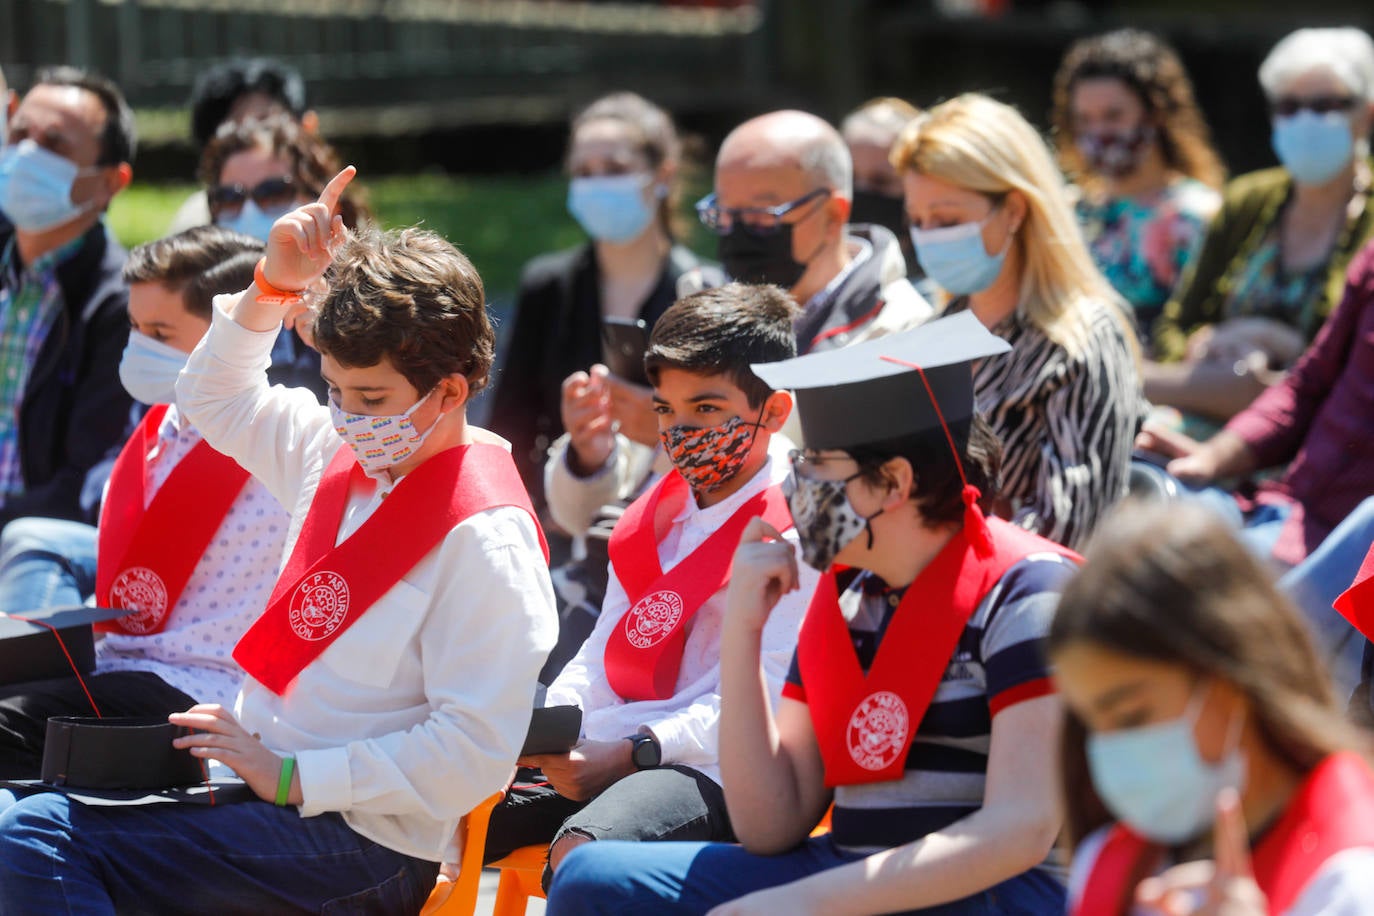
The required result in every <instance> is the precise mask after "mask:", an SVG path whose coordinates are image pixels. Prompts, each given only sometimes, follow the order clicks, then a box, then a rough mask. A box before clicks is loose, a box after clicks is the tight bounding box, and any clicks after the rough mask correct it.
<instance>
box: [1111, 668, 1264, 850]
mask: <svg viewBox="0 0 1374 916" xmlns="http://www.w3.org/2000/svg"><path fill="white" fill-rule="evenodd" d="M1204 696H1205V693H1196V694H1194V696H1193V698H1192V700H1191V701H1189V703H1188V709H1187V710H1186V711H1184V713H1183V715H1181V716H1179V717H1178V718H1177V719H1173V720H1171V721H1169V722H1160V723H1158V724H1155V725H1144V726H1141V727H1139V728H1123V729H1119V730H1117V731H1111V732H1095V733H1093V734H1091V735H1089V736H1088V742H1087V753H1088V769H1089V770H1090V771H1091V772H1092V780H1093V786H1094V788H1096V789H1097V794H1098V796H1099V797H1100V798H1101V799H1102V802H1103V804H1105V805H1106V806H1107V809H1108V810H1109V811H1111V812H1112V814H1113V815H1115V816H1116V819H1117V820H1119V821H1121V822H1123V823H1125V824H1126V826H1128V827H1130V828H1131V829H1132V830H1134V831H1135V832H1137V833H1139V834H1140V835H1141V836H1143V837H1145V838H1146V839H1149V840H1153V841H1154V842H1156V843H1164V844H1166V845H1170V846H1173V845H1177V844H1179V843H1182V842H1184V841H1186V840H1190V839H1192V838H1193V837H1195V836H1198V835H1199V834H1201V833H1202V832H1203V831H1204V830H1206V829H1207V828H1208V827H1210V826H1211V825H1212V821H1213V820H1214V819H1215V817H1216V806H1217V794H1218V793H1219V792H1221V790H1222V789H1225V788H1228V787H1229V788H1233V789H1235V790H1236V791H1237V792H1239V791H1240V790H1241V789H1242V788H1243V787H1244V783H1245V758H1244V756H1242V754H1241V752H1240V747H1239V744H1240V726H1241V725H1242V724H1243V723H1242V722H1241V720H1240V718H1239V716H1237V717H1236V718H1235V719H1234V720H1233V721H1232V723H1231V726H1230V731H1231V734H1230V736H1229V737H1228V741H1227V743H1228V745H1230V750H1228V751H1227V752H1226V754H1225V756H1223V757H1222V759H1221V762H1220V763H1215V764H1212V763H1208V762H1207V761H1205V760H1203V759H1202V755H1201V754H1199V753H1198V749H1197V742H1196V741H1195V740H1194V738H1193V729H1194V726H1195V725H1196V724H1197V716H1198V712H1199V710H1200V709H1201V706H1202V700H1203V697H1204Z"/></svg>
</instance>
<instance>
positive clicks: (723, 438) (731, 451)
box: [658, 411, 763, 495]
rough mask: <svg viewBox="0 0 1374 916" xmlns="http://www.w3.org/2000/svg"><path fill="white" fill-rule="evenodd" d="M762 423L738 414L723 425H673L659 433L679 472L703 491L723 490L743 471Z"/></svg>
mask: <svg viewBox="0 0 1374 916" xmlns="http://www.w3.org/2000/svg"><path fill="white" fill-rule="evenodd" d="M759 415H760V417H762V415H763V412H762V411H759ZM760 425H762V424H760V423H750V422H749V421H748V420H746V419H744V418H743V417H740V416H735V417H731V418H730V419H729V420H727V421H726V422H724V423H722V424H721V425H720V426H707V427H699V426H671V427H669V428H668V429H665V430H663V431H662V432H660V433H659V434H658V437H659V439H660V440H662V442H663V448H664V450H665V451H667V453H668V458H669V460H671V461H672V462H673V466H674V467H675V468H677V469H678V473H680V474H681V475H682V476H683V478H684V479H685V480H686V481H687V484H688V485H689V486H690V487H691V488H692V491H693V492H694V493H696V494H698V495H701V494H704V493H711V492H713V491H715V490H719V489H720V488H721V487H723V486H725V485H726V484H727V483H729V482H730V481H731V480H733V479H734V478H735V476H736V475H737V474H739V472H740V469H741V468H743V467H744V462H745V461H747V460H748V458H749V452H750V450H751V449H752V448H753V447H754V437H755V436H757V435H758V428H759V426H760Z"/></svg>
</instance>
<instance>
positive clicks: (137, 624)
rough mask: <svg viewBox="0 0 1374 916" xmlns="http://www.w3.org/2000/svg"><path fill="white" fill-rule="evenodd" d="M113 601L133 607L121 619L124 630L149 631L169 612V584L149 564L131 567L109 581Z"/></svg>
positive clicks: (116, 604)
mask: <svg viewBox="0 0 1374 916" xmlns="http://www.w3.org/2000/svg"><path fill="white" fill-rule="evenodd" d="M110 604H112V605H114V606H115V607H117V608H132V609H133V610H134V613H132V614H128V615H125V616H124V617H121V618H120V621H119V622H120V625H121V626H122V627H123V629H125V630H126V631H128V632H129V633H133V634H134V635H141V634H143V633H150V632H152V631H153V630H155V629H157V625H158V624H159V623H160V622H161V621H162V618H163V617H164V616H165V615H166V613H167V585H166V583H164V582H163V581H162V577H161V576H159V575H158V574H157V573H155V572H153V571H152V570H151V569H149V568H148V567H146V566H131V567H129V568H128V569H126V570H124V571H123V572H121V573H120V574H119V575H118V576H116V577H115V580H114V582H112V583H111V584H110Z"/></svg>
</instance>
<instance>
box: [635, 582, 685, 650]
mask: <svg viewBox="0 0 1374 916" xmlns="http://www.w3.org/2000/svg"><path fill="white" fill-rule="evenodd" d="M681 619H682V596H681V595H679V594H678V593H677V592H674V591H667V590H664V591H657V592H650V593H649V594H647V595H645V596H644V597H643V598H640V599H639V600H638V601H636V602H635V605H634V607H632V608H630V610H629V612H628V613H627V614H626V615H625V637H626V638H627V639H628V640H629V641H630V645H632V646H634V647H635V648H636V649H647V648H649V647H650V646H652V645H655V644H657V643H659V642H661V641H662V640H663V639H664V638H665V637H667V635H668V634H669V633H671V632H672V631H673V627H675V626H677V622H678V621H679V620H681Z"/></svg>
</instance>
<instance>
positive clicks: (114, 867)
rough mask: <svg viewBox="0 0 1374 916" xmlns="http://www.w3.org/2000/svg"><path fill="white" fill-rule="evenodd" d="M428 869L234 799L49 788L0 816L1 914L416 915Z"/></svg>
mask: <svg viewBox="0 0 1374 916" xmlns="http://www.w3.org/2000/svg"><path fill="white" fill-rule="evenodd" d="M438 872H439V865H438V863H435V862H426V861H424V860H421V859H414V858H411V857H410V856H405V855H402V854H401V853H398V852H395V851H393V850H390V849H387V848H386V847H384V846H379V845H377V844H376V843H373V842H372V841H371V840H368V839H366V838H364V837H362V836H360V835H359V834H357V833H354V832H353V831H352V830H351V829H350V828H349V827H348V825H347V824H345V823H344V820H343V818H342V817H340V816H339V815H338V814H332V813H331V814H322V815H318V816H316V817H305V818H303V817H301V816H300V814H299V813H298V812H297V810H296V809H295V808H292V807H284V808H278V807H277V806H275V805H269V804H267V803H266V802H257V801H252V802H243V803H241V804H231V805H221V806H220V807H217V808H211V807H199V806H195V805H167V804H155V805H146V806H140V807H123V808H99V807H88V806H86V805H82V804H80V803H78V802H69V801H68V800H67V799H66V798H65V797H63V796H61V795H57V794H54V793H40V794H36V795H30V796H27V797H24V798H21V799H19V800H18V801H17V802H16V803H15V804H13V805H12V806H10V807H9V808H8V809H6V810H5V811H4V812H3V813H2V814H0V916H10V914H24V916H33V914H38V913H42V914H44V916H63V914H66V916H72V914H81V916H107V914H108V916H114V914H115V913H160V914H178V913H185V914H201V913H215V914H225V916H234V914H242V916H264V914H269V913H270V914H274V916H275V914H279V913H281V914H285V913H302V914H303V913H320V914H331V916H342V914H349V916H353V914H376V916H391V914H396V913H418V912H419V911H420V907H421V906H422V905H423V904H424V901H425V898H426V897H427V896H428V895H429V892H430V891H431V890H433V889H434V879H435V877H436V876H437V875H438Z"/></svg>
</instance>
